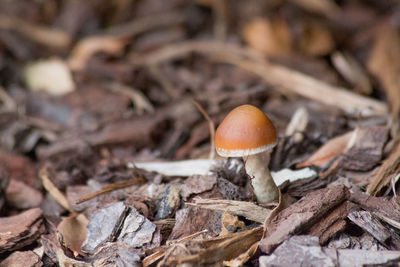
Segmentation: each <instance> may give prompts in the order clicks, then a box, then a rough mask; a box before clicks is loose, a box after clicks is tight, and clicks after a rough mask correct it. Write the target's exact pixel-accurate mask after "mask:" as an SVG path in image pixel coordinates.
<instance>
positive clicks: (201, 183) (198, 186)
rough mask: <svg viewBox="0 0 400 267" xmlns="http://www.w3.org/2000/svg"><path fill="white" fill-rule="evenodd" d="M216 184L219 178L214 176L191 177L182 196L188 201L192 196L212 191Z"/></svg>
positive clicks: (183, 188) (183, 189) (183, 187)
mask: <svg viewBox="0 0 400 267" xmlns="http://www.w3.org/2000/svg"><path fill="white" fill-rule="evenodd" d="M216 183H217V178H216V177H215V176H214V175H205V176H199V175H194V176H191V177H189V178H188V179H186V180H185V182H184V184H183V186H182V191H181V195H182V197H183V199H184V200H187V199H188V198H189V197H190V195H192V194H199V193H202V192H205V191H209V190H211V189H212V188H213V187H214V185H215V184H216Z"/></svg>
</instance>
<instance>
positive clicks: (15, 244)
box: [0, 208, 45, 253]
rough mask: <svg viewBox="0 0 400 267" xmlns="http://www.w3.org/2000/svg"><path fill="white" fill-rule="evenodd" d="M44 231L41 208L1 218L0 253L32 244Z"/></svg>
mask: <svg viewBox="0 0 400 267" xmlns="http://www.w3.org/2000/svg"><path fill="white" fill-rule="evenodd" d="M44 230H45V229H44V225H43V219H42V211H41V210H40V209H39V208H34V209H30V210H27V211H25V212H22V213H20V214H18V215H15V216H11V217H4V218H0V253H3V252H6V251H13V250H16V249H20V248H23V247H25V246H27V245H30V244H32V243H33V242H35V241H36V239H37V238H39V236H40V235H41V234H42V233H43V232H44Z"/></svg>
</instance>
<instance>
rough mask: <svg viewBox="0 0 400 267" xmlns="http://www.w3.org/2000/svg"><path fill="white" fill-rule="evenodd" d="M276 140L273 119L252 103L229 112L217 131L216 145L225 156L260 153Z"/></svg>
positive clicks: (220, 153) (272, 145) (270, 146)
mask: <svg viewBox="0 0 400 267" xmlns="http://www.w3.org/2000/svg"><path fill="white" fill-rule="evenodd" d="M276 142H277V138H276V129H275V127H274V125H273V124H272V122H271V120H270V119H269V118H268V117H267V115H265V114H264V112H262V111H261V110H260V109H258V108H257V107H255V106H252V105H243V106H239V107H237V108H235V109H233V110H232V111H231V112H229V114H228V115H227V116H226V117H225V119H224V120H223V121H222V122H221V124H220V125H219V127H218V129H217V131H216V133H215V147H216V149H217V153H218V154H219V155H220V156H223V157H242V156H248V155H254V154H258V153H261V152H264V151H266V150H269V149H271V148H272V147H274V146H275V145H276Z"/></svg>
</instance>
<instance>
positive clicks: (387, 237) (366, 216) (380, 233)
mask: <svg viewBox="0 0 400 267" xmlns="http://www.w3.org/2000/svg"><path fill="white" fill-rule="evenodd" d="M348 218H349V219H350V220H351V221H352V222H353V223H355V224H356V225H358V226H359V227H361V228H362V229H363V230H364V231H366V232H368V233H369V234H371V235H372V236H373V237H374V238H376V239H377V240H378V241H379V242H381V243H382V244H383V245H384V246H386V247H389V248H391V249H398V248H399V247H400V240H399V237H398V236H397V235H395V234H392V233H391V232H390V231H389V230H388V229H387V228H386V227H385V226H384V225H383V224H382V223H381V222H380V221H379V220H378V219H377V218H376V217H375V216H373V214H371V213H370V212H368V211H353V212H351V213H350V214H349V215H348Z"/></svg>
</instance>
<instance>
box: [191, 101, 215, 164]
mask: <svg viewBox="0 0 400 267" xmlns="http://www.w3.org/2000/svg"><path fill="white" fill-rule="evenodd" d="M193 104H194V105H195V106H196V108H197V109H198V110H199V111H200V113H201V114H202V115H203V116H204V118H205V119H206V120H207V121H208V127H209V128H210V143H211V148H210V157H209V158H210V159H211V160H212V159H214V158H215V138H214V137H215V124H214V122H213V121H212V120H211V118H210V116H208V114H207V112H206V111H205V110H204V108H203V107H202V106H201V105H200V104H199V102H197V101H196V100H193Z"/></svg>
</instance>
